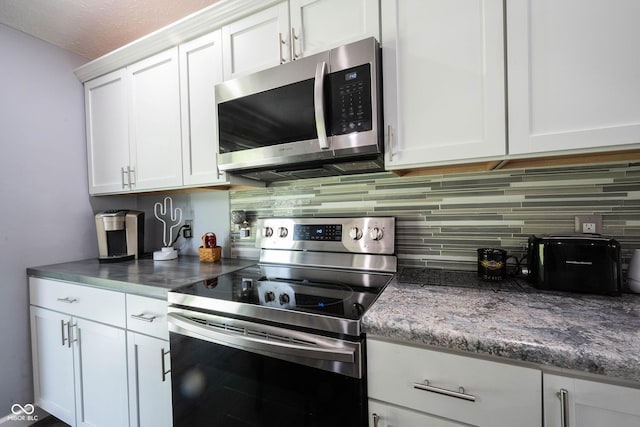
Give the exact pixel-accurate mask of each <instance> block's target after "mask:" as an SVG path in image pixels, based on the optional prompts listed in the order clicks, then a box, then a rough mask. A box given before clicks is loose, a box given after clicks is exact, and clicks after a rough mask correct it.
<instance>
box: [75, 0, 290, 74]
mask: <svg viewBox="0 0 640 427" xmlns="http://www.w3.org/2000/svg"><path fill="white" fill-rule="evenodd" d="M282 1H283V0H264V1H255V0H220V1H219V2H217V3H214V4H212V5H211V6H209V7H207V8H204V9H202V10H200V11H198V12H195V13H193V14H191V15H189V16H186V17H184V18H182V19H180V20H178V21H176V22H174V23H172V24H169V25H167V26H166V27H163V28H161V29H159V30H157V31H154V32H152V33H150V34H148V35H146V36H144V37H142V38H140V39H138V40H135V41H133V42H131V43H129V44H127V45H124V46H122V47H120V48H118V49H116V50H114V51H112V52H109V53H107V54H106V55H103V56H101V57H99V58H96V59H94V60H92V61H90V62H88V63H86V64H84V65H82V66H80V67H78V68H76V69H75V70H74V73H75V74H76V77H78V80H80V82H82V83H84V82H86V81H89V80H92V79H94V78H96V77H99V76H102V75H104V74H107V73H109V72H111V71H114V70H117V69H118V68H122V67H125V66H127V65H129V64H132V63H134V62H137V61H139V60H141V59H144V58H146V57H148V56H151V55H153V54H156V53H158V52H161V51H163V50H165V49H169V48H171V47H174V46H177V45H179V44H181V43H184V42H186V41H189V40H191V39H194V38H196V37H199V36H202V35H204V34H207V33H210V32H212V31H215V30H217V29H218V28H220V27H222V26H223V25H226V24H228V23H230V22H233V21H235V20H237V19H239V18H242V17H244V16H247V15H250V14H252V13H255V12H258V11H260V10H262V9H266V8H267V7H269V6H272V5H274V4H276V3H280V2H282ZM285 1H286V0H285Z"/></svg>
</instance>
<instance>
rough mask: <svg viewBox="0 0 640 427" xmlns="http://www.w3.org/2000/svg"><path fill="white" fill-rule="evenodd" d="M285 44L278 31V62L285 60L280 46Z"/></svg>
mask: <svg viewBox="0 0 640 427" xmlns="http://www.w3.org/2000/svg"><path fill="white" fill-rule="evenodd" d="M284 44H285V42H284V40H282V33H278V48H279V49H280V63H281V64H284V63H285V62H287V60H286V59H285V58H284V55H283V54H282V46H283V45H284Z"/></svg>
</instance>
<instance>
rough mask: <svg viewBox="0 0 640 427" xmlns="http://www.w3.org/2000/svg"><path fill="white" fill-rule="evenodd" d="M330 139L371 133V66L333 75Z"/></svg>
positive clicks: (331, 76) (350, 69)
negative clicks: (348, 134)
mask: <svg viewBox="0 0 640 427" xmlns="http://www.w3.org/2000/svg"><path fill="white" fill-rule="evenodd" d="M329 77H330V79H331V83H330V84H331V100H332V101H331V102H332V114H331V118H332V121H331V135H344V134H347V133H352V132H364V131H369V130H371V129H372V127H373V120H372V112H371V65H370V64H364V65H360V66H358V67H353V68H349V69H346V70H342V71H338V72H335V73H331V74H330V76H329Z"/></svg>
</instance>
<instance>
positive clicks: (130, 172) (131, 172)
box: [127, 166, 136, 189]
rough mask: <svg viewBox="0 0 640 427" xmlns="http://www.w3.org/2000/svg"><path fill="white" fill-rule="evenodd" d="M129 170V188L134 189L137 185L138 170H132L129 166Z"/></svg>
mask: <svg viewBox="0 0 640 427" xmlns="http://www.w3.org/2000/svg"><path fill="white" fill-rule="evenodd" d="M127 170H128V172H129V174H128V176H129V188H130V189H133V187H132V186H133V185H136V170H135V169H134V168H130V167H129V166H127ZM132 176H133V179H131V177H132Z"/></svg>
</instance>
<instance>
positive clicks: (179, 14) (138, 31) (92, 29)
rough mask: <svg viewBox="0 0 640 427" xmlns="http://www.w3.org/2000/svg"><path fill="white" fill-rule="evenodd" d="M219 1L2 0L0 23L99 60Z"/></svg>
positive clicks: (88, 57)
mask: <svg viewBox="0 0 640 427" xmlns="http://www.w3.org/2000/svg"><path fill="white" fill-rule="evenodd" d="M216 1H217V0H0V24H4V25H7V26H9V27H12V28H15V29H16V30H20V31H22V32H25V33H27V34H31V35H32V36H34V37H37V38H39V39H42V40H45V41H47V42H49V43H51V44H54V45H56V46H60V47H62V48H64V49H67V50H70V51H72V52H75V53H77V54H79V55H81V56H84V57H85V58H87V59H95V58H97V57H99V56H102V55H104V54H106V53H108V52H110V51H112V50H115V49H117V48H119V47H121V46H124V45H126V44H128V43H130V42H132V41H134V40H136V39H139V38H140V37H142V36H145V35H147V34H149V33H151V32H153V31H155V30H158V29H160V28H162V27H165V26H167V25H169V24H171V23H172V22H175V21H177V20H179V19H181V18H183V17H185V16H187V15H190V14H192V13H194V12H196V11H198V10H200V9H203V8H205V7H207V6H209V5H211V4H212V3H215V2H216Z"/></svg>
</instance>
